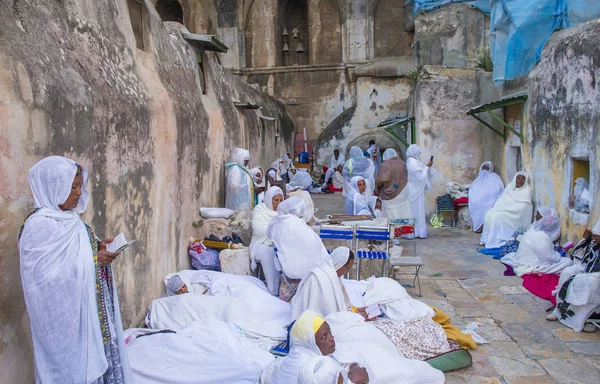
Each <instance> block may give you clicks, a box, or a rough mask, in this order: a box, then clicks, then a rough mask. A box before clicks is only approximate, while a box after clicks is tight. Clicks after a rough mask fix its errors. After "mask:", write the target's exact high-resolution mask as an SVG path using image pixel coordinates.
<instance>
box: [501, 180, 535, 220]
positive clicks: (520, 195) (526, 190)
mask: <svg viewBox="0 0 600 384" xmlns="http://www.w3.org/2000/svg"><path fill="white" fill-rule="evenodd" d="M517 176H524V177H525V182H524V183H523V186H522V187H521V188H517V187H516V185H517ZM504 191H505V192H508V193H509V194H510V195H511V196H512V198H513V199H514V200H515V201H520V202H522V203H531V200H532V198H533V193H532V191H531V186H530V185H529V176H528V175H527V173H525V172H522V171H520V172H517V173H515V176H514V177H513V180H512V183H510V184H508V186H507V187H506V189H505V190H504ZM540 213H541V212H540Z"/></svg>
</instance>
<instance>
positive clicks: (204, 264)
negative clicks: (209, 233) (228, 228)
mask: <svg viewBox="0 0 600 384" xmlns="http://www.w3.org/2000/svg"><path fill="white" fill-rule="evenodd" d="M188 254H189V256H190V259H191V262H192V267H193V268H194V269H197V270H204V269H206V270H210V271H217V272H221V260H219V251H217V250H216V249H211V248H206V247H205V246H204V245H203V244H202V243H200V242H195V243H193V244H190V246H189V247H188Z"/></svg>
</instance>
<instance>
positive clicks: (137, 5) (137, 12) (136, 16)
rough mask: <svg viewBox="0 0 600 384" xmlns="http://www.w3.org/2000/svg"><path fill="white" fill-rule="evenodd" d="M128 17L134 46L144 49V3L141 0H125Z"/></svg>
mask: <svg viewBox="0 0 600 384" xmlns="http://www.w3.org/2000/svg"><path fill="white" fill-rule="evenodd" d="M127 7H128V8H129V19H130V20H131V27H132V28H133V34H134V35H135V46H136V48H137V49H141V50H144V4H143V3H142V2H141V0H127Z"/></svg>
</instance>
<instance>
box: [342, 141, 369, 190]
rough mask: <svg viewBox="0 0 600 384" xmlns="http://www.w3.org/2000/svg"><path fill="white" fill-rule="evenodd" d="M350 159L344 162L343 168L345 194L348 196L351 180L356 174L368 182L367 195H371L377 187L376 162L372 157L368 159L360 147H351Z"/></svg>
mask: <svg viewBox="0 0 600 384" xmlns="http://www.w3.org/2000/svg"><path fill="white" fill-rule="evenodd" d="M349 155H350V159H348V160H347V161H346V164H344V169H343V170H342V176H344V191H343V195H344V196H346V195H347V194H348V192H349V191H350V182H351V180H352V178H353V177H354V176H361V177H362V178H364V179H365V181H366V183H367V189H366V191H365V193H366V194H367V196H371V193H373V190H374V189H375V174H376V173H375V164H373V161H371V159H367V158H366V157H365V156H364V154H363V151H362V150H361V149H360V148H359V147H356V146H355V147H352V148H350V153H349Z"/></svg>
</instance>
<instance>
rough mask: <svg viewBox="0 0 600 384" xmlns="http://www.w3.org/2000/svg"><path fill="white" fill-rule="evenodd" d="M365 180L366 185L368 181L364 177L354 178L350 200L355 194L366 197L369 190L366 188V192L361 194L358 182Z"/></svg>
mask: <svg viewBox="0 0 600 384" xmlns="http://www.w3.org/2000/svg"><path fill="white" fill-rule="evenodd" d="M361 180H363V181H364V182H365V185H366V180H365V179H364V178H363V177H362V176H354V177H353V178H352V179H351V180H350V187H352V190H351V191H348V196H349V197H350V198H354V194H355V193H358V194H359V195H366V194H367V189H366V188H365V192H363V193H360V191H359V190H358V182H359V181H361Z"/></svg>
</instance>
